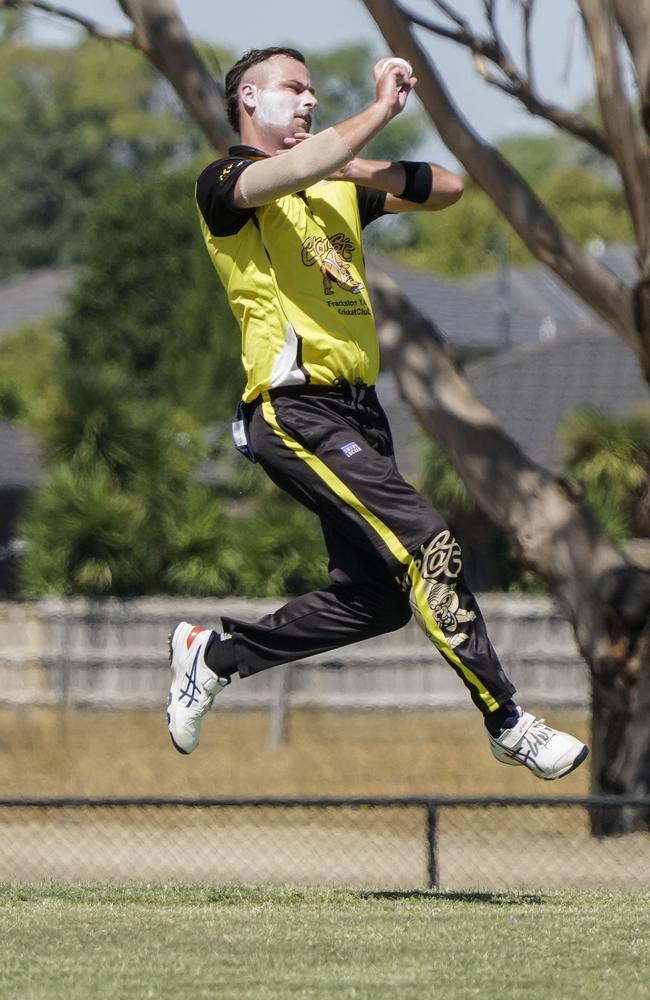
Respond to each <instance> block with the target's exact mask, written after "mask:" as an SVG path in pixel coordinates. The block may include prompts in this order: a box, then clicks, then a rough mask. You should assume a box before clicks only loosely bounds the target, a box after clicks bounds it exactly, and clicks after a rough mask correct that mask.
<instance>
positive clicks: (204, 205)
mask: <svg viewBox="0 0 650 1000" xmlns="http://www.w3.org/2000/svg"><path fill="white" fill-rule="evenodd" d="M252 162H253V161H252V160H246V159H243V158H241V157H236V156H230V157H227V158H225V159H223V160H217V161H216V162H215V163H211V164H210V166H209V167H206V168H205V170H204V171H203V173H202V174H201V175H200V177H199V179H198V180H197V182H196V200H197V202H198V206H199V208H200V210H201V215H202V216H203V218H204V219H205V221H206V224H207V227H208V229H209V230H210V232H211V233H212V235H213V236H234V235H235V233H238V232H239V230H240V229H241V228H242V227H243V226H244V225H245V224H246V222H248V220H249V219H250V218H252V216H253V215H254V210H253V209H252V208H235V206H234V205H233V202H232V192H233V188H234V186H235V181H236V180H237V178H238V177H240V176H241V174H242V173H243V172H244V170H245V169H246V167H248V166H250V164H251V163H252Z"/></svg>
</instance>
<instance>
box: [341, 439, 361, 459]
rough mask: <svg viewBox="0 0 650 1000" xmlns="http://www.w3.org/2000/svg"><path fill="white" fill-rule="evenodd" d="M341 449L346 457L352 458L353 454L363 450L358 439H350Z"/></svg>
mask: <svg viewBox="0 0 650 1000" xmlns="http://www.w3.org/2000/svg"><path fill="white" fill-rule="evenodd" d="M341 451H342V452H343V454H344V455H345V457H346V458H350V457H351V456H352V455H356V453H357V452H358V451H361V448H360V447H359V445H358V444H357V442H356V441H350V443H349V444H344V445H343V447H342V448H341Z"/></svg>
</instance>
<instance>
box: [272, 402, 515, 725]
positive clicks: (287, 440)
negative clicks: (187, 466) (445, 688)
mask: <svg viewBox="0 0 650 1000" xmlns="http://www.w3.org/2000/svg"><path fill="white" fill-rule="evenodd" d="M262 400H263V401H262V415H263V417H264V420H265V421H266V423H267V424H268V425H269V427H271V429H272V430H273V431H274V432H275V433H276V434H277V435H278V437H279V438H280V439H281V440H282V441H283V442H284V444H285V445H286V446H287V448H290V449H291V451H292V452H293V453H294V454H295V455H296V456H297V457H298V458H300V459H301V460H302V461H303V462H306V464H307V465H308V466H309V468H310V469H312V470H313V471H314V472H315V473H316V475H317V476H318V477H319V478H320V479H322V480H323V481H324V482H325V483H327V485H328V487H329V488H330V489H331V490H332V492H333V493H334V494H335V495H336V496H337V497H338V498H339V500H342V501H343V502H344V503H346V504H347V505H348V507H351V508H352V509H353V510H356V512H357V513H358V514H360V515H361V517H362V518H363V519H364V521H367V523H368V524H369V525H370V526H371V527H372V528H374V530H375V531H376V532H377V534H378V535H379V537H380V538H381V539H382V541H383V542H384V543H385V544H386V545H387V546H388V548H389V549H390V551H391V552H392V554H393V555H394V556H395V558H396V559H397V560H398V561H399V562H400V563H401V564H402V565H403V566H405V567H406V570H407V572H408V576H409V579H410V581H411V586H412V588H413V593H414V595H415V600H416V603H417V606H418V610H419V612H420V614H421V616H422V619H423V621H424V622H426V624H427V629H428V632H429V634H430V636H431V638H432V639H433V642H434V643H435V644H436V646H437V647H438V649H439V650H440V652H441V653H442V654H443V656H444V657H445V659H446V660H448V661H449V663H451V664H453V666H455V667H457V669H458V670H459V671H460V672H461V674H462V675H463V677H464V678H465V679H466V680H467V682H468V683H469V684H471V686H472V687H473V688H475V689H476V691H478V694H479V697H480V698H481V701H483V702H484V704H485V706H486V707H487V708H488V710H489V711H490V712H495V711H496V710H497V708H498V707H499V703H498V701H496V699H495V698H494V697H493V695H491V694H490V692H489V691H488V689H487V688H486V687H485V685H484V684H483V682H482V681H480V680H479V678H478V677H477V676H476V674H475V673H474V671H473V670H471V669H470V667H468V666H466V664H464V663H463V661H462V660H461V659H460V657H459V656H458V654H457V653H456V652H455V650H453V649H452V647H451V646H450V645H449V644H448V643H447V642H446V640H445V637H444V634H443V632H442V629H441V628H440V626H439V625H438V623H437V621H436V620H435V618H434V617H433V612H432V611H431V608H430V607H429V602H428V600H427V595H426V583H425V580H424V578H423V577H422V575H421V573H420V571H419V569H418V567H417V566H416V564H415V560H414V559H413V557H412V555H411V554H410V552H409V551H408V550H407V549H406V548H404V546H403V545H402V543H401V542H400V540H399V538H398V537H397V535H396V534H395V533H394V532H393V531H391V529H390V528H389V527H388V525H386V524H384V522H383V521H382V520H381V518H379V517H377V515H376V514H373V512H372V511H371V510H368V508H367V507H366V505H365V504H364V503H363V502H362V501H361V500H360V499H359V497H357V496H355V494H354V493H353V492H352V490H351V489H350V488H349V486H346V484H345V483H344V482H343V480H342V479H339V477H338V476H337V475H336V473H334V472H332V470H331V469H330V468H329V467H328V466H327V465H325V463H324V462H322V461H321V460H320V458H317V457H316V455H314V454H312V452H310V451H307V449H306V448H305V447H304V446H303V445H302V444H300V442H299V441H295V440H294V439H293V438H292V437H290V436H289V435H288V434H287V433H286V431H284V430H283V429H282V427H280V424H279V423H278V418H277V416H276V413H275V410H274V408H273V403H272V402H271V399H270V397H269V395H268V393H263V394H262Z"/></svg>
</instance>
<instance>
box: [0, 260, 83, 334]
mask: <svg viewBox="0 0 650 1000" xmlns="http://www.w3.org/2000/svg"><path fill="white" fill-rule="evenodd" d="M76 275H77V272H76V270H75V269H74V268H66V269H63V268H48V269H44V270H41V271H28V272H27V273H26V274H19V275H17V276H16V277H14V278H8V279H6V280H5V281H2V282H0V337H1V336H2V335H3V334H5V333H8V332H9V331H10V330H13V329H14V328H15V327H17V326H20V324H21V323H30V322H34V321H35V320H39V319H42V318H43V317H44V316H50V315H52V314H54V313H58V312H62V311H63V309H64V307H65V300H66V297H67V295H68V294H69V293H70V292H71V291H72V289H73V288H74V284H75V280H76Z"/></svg>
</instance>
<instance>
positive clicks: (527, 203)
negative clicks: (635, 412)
mask: <svg viewBox="0 0 650 1000" xmlns="http://www.w3.org/2000/svg"><path fill="white" fill-rule="evenodd" d="M364 3H365V5H366V7H367V8H368V11H369V12H370V14H371V15H372V17H373V18H374V20H375V22H376V23H377V27H378V28H379V30H380V31H381V33H382V34H383V36H384V38H385V39H386V41H387V43H388V45H389V46H390V48H391V49H392V51H393V52H397V53H399V54H400V55H401V56H403V57H404V58H406V59H408V60H409V62H410V63H411V65H412V66H413V71H414V73H415V75H416V76H417V78H418V96H419V97H420V99H421V101H422V103H423V105H424V107H425V110H426V111H427V114H428V115H429V117H430V119H431V121H432V122H433V124H434V125H435V126H436V128H437V130H438V132H439V134H440V138H441V139H442V141H443V142H444V143H445V145H446V146H447V147H448V149H449V150H451V152H452V153H453V154H454V155H455V156H456V157H458V159H459V160H460V162H461V163H462V164H463V166H464V167H465V169H466V170H467V172H468V173H469V175H470V176H471V177H472V178H473V179H474V180H475V181H476V183H477V184H478V185H479V186H480V187H481V188H482V189H483V190H484V191H485V192H486V194H487V195H488V197H489V198H490V199H491V200H492V201H493V202H494V204H495V205H496V206H497V208H498V209H499V211H500V212H501V214H502V215H503V216H504V218H505V219H507V220H508V222H509V223H510V225H511V226H512V227H513V229H514V230H515V232H517V233H518V235H519V236H520V237H521V239H522V240H523V242H524V243H525V244H526V246H527V247H528V249H529V250H530V252H531V253H532V254H533V255H534V256H535V257H536V258H537V259H538V260H539V261H541V262H542V263H543V264H545V265H546V266H547V267H550V268H551V269H552V270H553V271H554V272H555V273H556V274H557V275H558V277H559V278H560V279H561V280H562V281H564V282H565V283H566V284H567V285H568V286H569V287H570V288H572V289H573V291H574V292H575V293H576V295H578V296H579V297H580V298H581V299H582V300H583V301H584V302H586V303H587V305H589V306H591V308H592V309H594V310H595V311H596V312H597V313H598V314H599V315H600V316H601V317H602V318H603V319H604V320H605V322H607V323H608V324H609V325H610V326H611V328H612V330H613V331H615V332H616V333H617V334H618V336H619V337H621V339H622V340H623V341H624V342H625V343H626V344H627V345H628V347H630V348H631V349H632V350H633V351H634V352H635V354H636V355H637V357H638V359H639V364H640V366H641V369H642V371H643V373H644V376H645V378H646V379H647V380H648V381H649V382H650V346H649V345H650V326H642V327H639V326H638V325H637V323H638V322H639V320H643V321H644V322H645V321H646V320H648V321H650V315H646V314H645V313H643V314H640V313H639V311H638V310H635V289H634V288H633V287H630V286H628V285H626V284H625V282H623V281H621V280H620V279H618V278H617V277H616V276H615V275H614V274H613V273H612V272H611V271H610V270H609V269H608V268H607V267H605V266H603V265H602V264H600V263H599V262H598V261H597V260H596V259H595V258H594V257H592V256H591V254H589V253H587V251H585V250H583V249H582V248H581V247H579V246H578V245H577V244H576V243H575V242H574V241H573V240H572V239H571V238H570V237H569V236H568V234H567V233H566V231H565V230H564V229H563V228H562V227H561V225H560V224H559V222H558V220H557V219H555V218H554V217H553V216H552V215H551V213H550V212H549V210H548V209H547V207H546V206H545V205H544V204H543V203H542V202H541V201H540V200H539V198H537V196H536V195H535V194H534V192H533V191H532V190H531V189H530V187H529V186H528V184H526V182H525V181H524V180H523V178H522V177H521V176H520V175H519V174H518V173H517V171H516V170H514V168H513V167H512V166H511V165H510V164H509V163H508V162H507V161H506V160H505V159H504V158H503V157H502V156H501V155H500V153H499V152H498V151H497V150H496V149H494V148H493V147H492V146H490V145H489V143H487V142H485V141H484V140H483V139H481V138H480V136H479V135H477V133H476V132H475V131H474V129H473V128H472V127H471V125H470V124H469V123H468V122H467V121H466V119H465V118H464V117H463V115H462V113H461V112H460V111H459V109H458V107H457V106H456V105H455V103H454V101H453V99H452V97H451V96H450V94H449V92H448V91H447V89H446V87H445V85H444V82H443V80H442V77H441V76H440V74H439V73H438V71H437V69H436V67H435V66H434V65H433V63H432V62H431V60H430V59H429V57H428V55H427V53H426V51H425V50H424V48H423V47H422V45H421V44H420V42H419V41H418V39H417V37H416V35H415V33H414V30H413V26H412V24H411V22H410V20H409V16H408V13H407V12H406V11H405V10H404V9H403V8H402V7H401V6H399V5H398V4H397V3H395V0H364ZM626 110H627V109H626ZM617 137H618V134H617ZM630 141H631V140H630ZM640 156H641V154H640ZM621 158H622V154H621ZM641 159H643V161H644V162H646V161H645V159H644V157H641ZM649 187H650V180H649V179H648V177H645V200H646V201H647V198H648V190H649ZM635 190H636V188H635ZM639 201H643V198H642V197H640V196H639V198H638V199H637V201H636V202H635V205H637V204H638V203H639ZM644 203H645V202H644ZM636 214H639V212H638V211H637V212H635V215H636ZM642 275H643V272H642ZM647 276H648V275H647V274H646V277H647Z"/></svg>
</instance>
